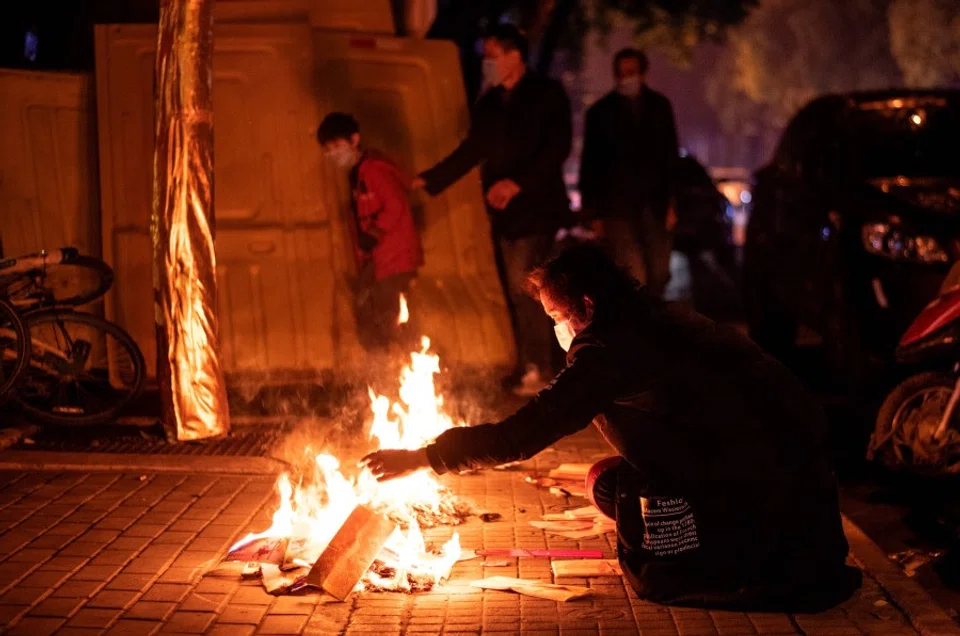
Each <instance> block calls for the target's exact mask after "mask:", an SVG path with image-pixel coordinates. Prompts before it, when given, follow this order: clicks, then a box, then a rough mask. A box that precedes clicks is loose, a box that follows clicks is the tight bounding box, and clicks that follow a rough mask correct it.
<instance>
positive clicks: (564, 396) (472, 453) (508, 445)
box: [362, 345, 618, 479]
mask: <svg viewBox="0 0 960 636" xmlns="http://www.w3.org/2000/svg"><path fill="white" fill-rule="evenodd" d="M608 358H609V356H608V353H607V350H606V349H604V348H603V347H601V346H596V345H584V346H581V347H578V348H577V350H576V351H575V353H574V356H573V360H571V362H570V363H569V364H568V365H567V366H566V368H565V369H564V370H563V371H561V372H560V374H559V375H558V376H557V377H556V378H554V380H553V382H551V383H550V385H549V386H548V387H547V388H546V389H544V390H543V391H541V392H540V394H539V395H537V397H536V398H534V399H533V400H532V401H531V402H529V403H528V404H526V405H525V406H524V407H523V408H521V409H520V410H519V411H517V412H516V413H515V414H514V415H511V416H510V417H508V418H507V419H505V420H503V421H502V422H499V423H496V424H482V425H480V426H471V427H460V428H452V429H449V430H447V431H445V432H444V433H442V434H441V435H440V436H439V437H438V438H437V439H436V441H435V442H434V443H433V444H430V445H429V446H427V447H425V448H422V449H420V450H418V451H405V450H382V451H377V452H375V453H371V454H370V455H367V456H366V457H365V458H364V459H363V460H362V464H363V465H366V466H367V467H369V468H370V470H371V471H372V472H373V474H374V475H375V476H376V477H378V478H379V479H391V478H393V477H401V476H403V475H405V474H409V473H410V472H413V471H415V470H418V469H422V468H428V467H432V468H433V470H434V471H435V472H437V473H438V474H442V473H445V472H448V471H462V470H466V469H469V468H484V467H490V466H497V465H499V464H504V463H507V462H510V461H518V460H523V459H527V458H529V457H532V456H534V455H536V454H537V453H539V452H540V451H542V450H543V449H544V448H546V447H547V446H549V445H550V444H552V443H554V442H555V441H557V440H558V439H560V438H562V437H566V436H567V435H570V434H572V433H575V432H577V431H579V430H580V429H582V428H584V427H585V426H587V425H588V424H589V423H590V422H591V420H593V418H594V417H596V416H597V415H598V414H600V413H601V412H603V410H604V409H605V408H607V406H608V405H609V404H610V403H611V402H612V400H613V399H614V395H615V394H616V386H617V384H618V375H617V373H616V371H615V369H614V366H613V365H612V364H611V362H610V360H609V359H608Z"/></svg>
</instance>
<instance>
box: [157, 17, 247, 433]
mask: <svg viewBox="0 0 960 636" xmlns="http://www.w3.org/2000/svg"><path fill="white" fill-rule="evenodd" d="M212 80H213V0H161V3H160V29H159V38H158V44H157V66H156V147H155V149H154V160H153V216H152V217H151V223H150V231H151V237H152V239H153V284H154V303H155V307H154V309H155V312H154V316H155V321H156V329H157V380H158V382H159V384H160V402H161V416H162V418H163V425H164V428H165V429H166V431H167V435H168V437H171V438H175V439H177V440H179V441H186V440H198V439H204V438H209V437H217V436H221V435H225V434H226V433H227V432H228V431H229V428H230V422H229V415H228V412H227V397H226V388H225V386H224V380H223V370H222V367H221V364H220V352H219V342H218V333H217V332H218V328H217V313H216V310H217V281H216V258H215V255H214V249H213V234H214V215H213V99H212Z"/></svg>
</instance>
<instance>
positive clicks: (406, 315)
mask: <svg viewBox="0 0 960 636" xmlns="http://www.w3.org/2000/svg"><path fill="white" fill-rule="evenodd" d="M409 320H410V309H409V308H408V307H407V297H406V296H405V295H403V294H400V315H399V316H397V324H398V325H405V324H407V322H408V321H409Z"/></svg>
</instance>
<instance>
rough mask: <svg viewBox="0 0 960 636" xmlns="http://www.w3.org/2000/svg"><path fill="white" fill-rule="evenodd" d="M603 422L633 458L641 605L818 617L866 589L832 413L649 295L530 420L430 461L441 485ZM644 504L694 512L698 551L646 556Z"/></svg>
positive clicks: (500, 427)
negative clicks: (829, 420)
mask: <svg viewBox="0 0 960 636" xmlns="http://www.w3.org/2000/svg"><path fill="white" fill-rule="evenodd" d="M591 420H593V421H594V423H595V424H596V426H597V427H598V428H599V430H600V432H601V433H602V434H603V436H604V438H605V439H606V440H607V441H608V442H609V443H610V445H611V446H612V447H613V448H614V450H616V452H617V453H619V454H620V455H621V456H622V457H623V458H624V459H625V460H626V462H624V464H623V465H624V466H625V468H624V469H622V472H621V475H620V479H619V481H618V497H617V529H618V539H619V541H618V544H619V548H620V559H621V562H622V564H623V566H624V570H625V573H626V574H627V576H628V578H629V579H630V581H631V583H632V584H633V586H634V587H635V588H636V590H637V592H638V594H640V595H641V596H643V597H645V598H649V599H651V600H656V601H659V602H664V603H690V604H695V605H710V604H717V605H727V606H731V605H733V606H735V605H737V604H738V601H742V602H743V604H745V605H747V606H753V607H767V608H771V609H776V611H781V609H780V607H779V605H778V602H780V601H783V602H785V603H787V604H788V605H789V607H792V608H794V609H796V608H798V607H803V608H805V609H818V608H819V606H820V605H819V604H821V603H825V604H827V605H829V604H832V603H835V602H837V601H838V600H841V599H842V598H845V597H846V596H849V594H850V593H851V592H852V590H853V589H854V588H855V587H856V584H857V581H854V580H851V578H850V575H851V573H850V572H849V571H848V570H846V569H845V568H844V560H845V558H846V555H847V543H846V539H845V538H844V535H843V530H842V527H841V522H840V512H839V505H838V500H837V491H836V484H835V481H834V477H833V473H832V470H831V468H830V463H829V460H828V448H827V434H828V433H827V425H826V421H825V417H824V415H823V413H822V411H821V409H820V408H819V406H818V404H817V403H816V402H815V400H814V399H813V398H812V397H811V396H810V395H809V394H808V393H807V392H806V390H805V389H804V388H803V387H802V386H801V384H800V383H799V381H798V380H797V379H796V378H794V377H793V376H792V375H791V374H790V372H789V371H787V370H786V369H785V368H784V367H783V366H782V365H780V364H779V363H778V362H776V361H775V360H773V359H772V358H770V357H769V356H767V355H766V354H765V353H763V352H762V351H761V350H760V349H759V348H758V347H757V346H756V345H754V344H753V343H752V342H751V341H750V340H749V339H748V338H746V337H745V336H743V335H741V334H739V333H738V332H736V331H735V330H733V329H730V328H727V327H722V326H718V325H716V324H715V323H713V322H712V321H710V320H708V319H706V318H704V317H703V316H700V315H699V314H696V313H693V312H690V311H685V310H680V309H673V308H667V307H666V306H665V305H663V304H661V303H659V302H658V301H655V300H653V299H651V298H648V297H647V296H646V295H645V294H643V293H642V292H636V293H635V294H633V295H631V296H630V297H629V298H625V299H623V300H622V301H621V302H620V303H619V304H618V305H617V306H615V307H608V308H607V309H606V311H605V312H601V311H599V310H598V313H597V315H596V316H595V317H594V319H593V321H592V322H591V324H590V325H589V326H588V327H587V328H586V329H585V330H584V331H583V332H582V333H580V334H579V335H578V336H577V337H576V338H575V340H574V342H573V345H572V347H571V350H570V353H569V354H568V362H567V366H566V368H565V369H564V370H563V371H562V372H561V373H560V374H559V375H558V376H557V377H556V378H555V379H554V380H553V382H552V383H551V384H550V385H549V386H548V387H547V388H546V389H545V390H544V391H542V392H541V393H540V394H539V395H538V396H537V397H536V398H535V399H534V400H533V401H531V402H530V403H528V404H527V405H526V406H524V407H523V408H521V409H520V410H519V411H518V412H517V413H516V414H514V415H512V416H511V417H509V418H507V419H506V420H504V421H502V422H500V423H498V424H484V425H480V426H474V427H469V428H454V429H451V430H448V431H446V432H445V433H443V434H442V435H440V436H439V437H438V438H437V440H436V442H435V443H434V444H432V445H430V446H428V447H427V455H428V457H429V458H430V462H431V465H432V466H433V468H434V470H435V471H437V472H438V473H443V472H445V471H459V470H463V469H467V468H474V467H489V466H495V465H498V464H502V463H505V462H508V461H515V460H523V459H527V458H529V457H532V456H533V455H535V454H537V453H538V452H540V451H541V450H543V449H544V448H546V447H547V446H549V445H550V444H552V443H554V442H555V441H556V440H558V439H560V438H562V437H564V436H566V435H570V434H571V433H574V432H576V431H578V430H580V429H582V428H584V427H585V426H587V424H589V423H590V422H591ZM641 497H645V498H647V499H648V500H649V499H650V498H659V499H660V500H663V498H678V499H682V500H685V501H686V503H687V504H689V506H690V508H691V510H692V521H693V523H694V524H695V528H694V538H695V539H696V540H697V541H699V547H696V549H692V550H689V551H683V550H681V552H683V553H682V554H678V555H675V556H674V555H666V556H664V555H662V554H658V553H656V552H654V551H651V550H650V549H647V546H648V541H647V539H648V537H647V524H648V523H649V519H647V518H646V515H645V512H644V510H642V509H641V506H642V505H646V504H645V503H643V502H641V500H640V498H641ZM683 505H686V504H683ZM854 574H855V573H854ZM834 582H835V583H834ZM834 584H836V585H837V586H838V587H832V586H834ZM758 586H759V588H758ZM778 586H779V587H778ZM743 589H748V590H754V596H753V597H751V596H749V595H748V596H744V593H743V592H742V590H743ZM757 589H760V590H761V595H768V594H774V597H775V598H773V599H770V598H766V599H763V600H762V601H761V600H760V599H758V598H757V597H756V592H755V591H756V590H757ZM791 604H792V605H791Z"/></svg>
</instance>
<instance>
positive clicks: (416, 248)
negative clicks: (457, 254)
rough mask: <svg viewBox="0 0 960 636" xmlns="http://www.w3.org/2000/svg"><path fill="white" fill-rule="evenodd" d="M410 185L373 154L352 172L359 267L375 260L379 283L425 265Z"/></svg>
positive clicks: (354, 235) (391, 165)
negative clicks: (411, 206) (412, 207)
mask: <svg viewBox="0 0 960 636" xmlns="http://www.w3.org/2000/svg"><path fill="white" fill-rule="evenodd" d="M409 184H410V179H409V178H408V177H407V176H406V175H405V174H404V173H403V171H402V170H400V168H399V167H397V165H396V164H394V163H393V162H392V161H390V159H388V158H387V157H385V156H383V155H381V154H379V153H376V152H372V151H367V152H364V153H363V155H362V156H361V157H360V161H359V162H358V163H357V165H356V166H355V167H354V168H353V170H351V171H350V185H351V187H352V189H353V214H354V218H355V220H356V222H355V223H353V224H352V232H351V234H352V238H353V246H354V253H355V256H356V259H357V266H358V267H363V266H364V265H365V264H366V263H367V262H368V261H371V260H372V261H373V269H374V276H375V277H376V279H377V280H381V279H384V278H387V277H388V276H394V275H397V274H408V273H412V272H415V271H416V270H417V268H418V267H420V266H421V265H423V247H422V246H421V244H420V236H419V235H418V234H417V228H416V227H415V225H414V222H413V213H412V211H411V209H410V200H409V198H408V194H409ZM374 242H375V244H374ZM371 244H374V245H373V248H372V250H371V249H370V245H371ZM365 248H366V249H365Z"/></svg>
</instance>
